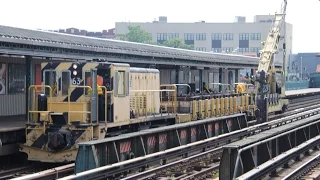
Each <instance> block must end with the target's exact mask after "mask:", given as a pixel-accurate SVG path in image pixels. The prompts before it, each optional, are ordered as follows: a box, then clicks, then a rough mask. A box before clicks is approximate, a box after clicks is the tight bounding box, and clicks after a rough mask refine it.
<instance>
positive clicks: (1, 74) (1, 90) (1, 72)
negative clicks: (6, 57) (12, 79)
mask: <svg viewBox="0 0 320 180" xmlns="http://www.w3.org/2000/svg"><path fill="white" fill-rule="evenodd" d="M6 72H7V66H6V64H4V63H0V95H1V94H6V87H7V86H6Z"/></svg>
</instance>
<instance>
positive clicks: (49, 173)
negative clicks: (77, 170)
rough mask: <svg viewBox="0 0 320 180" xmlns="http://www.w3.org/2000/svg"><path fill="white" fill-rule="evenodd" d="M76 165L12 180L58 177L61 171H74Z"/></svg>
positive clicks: (68, 165)
mask: <svg viewBox="0 0 320 180" xmlns="http://www.w3.org/2000/svg"><path fill="white" fill-rule="evenodd" d="M74 165H75V164H74V163H72V164H67V165H64V166H59V167H55V168H52V169H48V170H44V171H41V172H38V173H34V174H29V175H26V176H22V177H18V178H14V179H11V180H29V179H30V180H31V179H38V178H44V177H47V176H49V175H52V174H57V175H58V173H59V172H61V171H65V170H67V169H73V168H74Z"/></svg>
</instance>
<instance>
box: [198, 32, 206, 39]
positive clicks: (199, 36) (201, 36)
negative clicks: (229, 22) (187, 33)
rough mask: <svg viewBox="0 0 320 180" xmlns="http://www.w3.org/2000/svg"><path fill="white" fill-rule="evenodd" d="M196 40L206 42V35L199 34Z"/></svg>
mask: <svg viewBox="0 0 320 180" xmlns="http://www.w3.org/2000/svg"><path fill="white" fill-rule="evenodd" d="M196 40H199V41H205V40H206V33H197V34H196Z"/></svg>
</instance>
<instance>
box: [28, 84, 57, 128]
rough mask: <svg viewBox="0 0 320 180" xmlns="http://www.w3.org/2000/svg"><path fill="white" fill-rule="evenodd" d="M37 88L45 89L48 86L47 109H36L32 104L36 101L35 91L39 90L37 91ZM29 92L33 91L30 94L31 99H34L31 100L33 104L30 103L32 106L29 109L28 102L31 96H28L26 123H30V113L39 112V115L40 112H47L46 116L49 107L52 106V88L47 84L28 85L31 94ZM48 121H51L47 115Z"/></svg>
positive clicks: (49, 110)
mask: <svg viewBox="0 0 320 180" xmlns="http://www.w3.org/2000/svg"><path fill="white" fill-rule="evenodd" d="M38 88H42V89H46V88H48V89H49V98H48V101H49V107H48V109H47V110H46V111H38V110H35V109H34V108H35V106H34V104H35V103H36V102H35V101H36V99H37V98H36V93H37V92H39V91H38ZM31 92H33V94H32V101H34V102H33V104H32V106H33V109H31V104H30V102H31V97H30V95H29V96H28V107H27V108H28V109H27V110H28V120H27V122H28V123H30V115H32V114H40V115H41V113H45V114H47V116H48V115H49V112H51V108H52V88H51V87H50V86H49V85H31V86H29V93H30V94H31ZM48 121H49V122H50V123H51V121H50V118H49V117H48Z"/></svg>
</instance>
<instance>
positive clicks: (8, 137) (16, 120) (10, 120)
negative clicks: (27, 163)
mask: <svg viewBox="0 0 320 180" xmlns="http://www.w3.org/2000/svg"><path fill="white" fill-rule="evenodd" d="M25 127H26V120H25V116H24V115H16V116H0V156H5V155H9V154H13V153H15V152H18V150H19V146H18V144H17V143H18V142H23V141H24V140H25Z"/></svg>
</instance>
